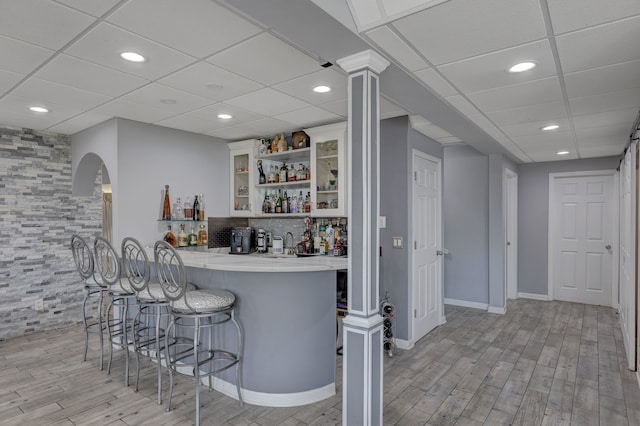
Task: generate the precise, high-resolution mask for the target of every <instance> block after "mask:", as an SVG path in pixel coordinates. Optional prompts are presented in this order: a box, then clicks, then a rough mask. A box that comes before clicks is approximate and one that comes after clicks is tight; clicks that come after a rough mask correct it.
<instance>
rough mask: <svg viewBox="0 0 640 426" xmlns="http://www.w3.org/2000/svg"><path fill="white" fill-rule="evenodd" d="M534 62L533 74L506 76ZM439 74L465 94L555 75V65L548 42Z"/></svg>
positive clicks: (485, 57)
mask: <svg viewBox="0 0 640 426" xmlns="http://www.w3.org/2000/svg"><path fill="white" fill-rule="evenodd" d="M531 60H533V61H536V62H537V63H538V66H537V67H535V68H534V69H532V70H530V71H526V72H522V73H508V72H506V70H507V69H508V68H509V67H511V66H512V65H514V64H517V63H520V62H523V61H531ZM438 70H439V71H440V72H441V73H442V74H443V75H444V76H445V77H446V78H448V79H449V80H450V81H451V82H452V83H453V84H454V85H455V86H456V87H457V88H458V89H460V90H462V91H463V92H464V93H468V92H476V91H479V90H485V89H491V88H494V87H500V86H508V85H511V84H516V83H521V82H524V81H531V80H538V79H541V78H545V77H551V76H555V75H556V68H555V62H554V60H553V55H552V53H551V47H550V46H549V42H548V41H547V40H540V41H537V42H534V43H529V44H524V45H520V46H517V47H512V48H508V49H503V50H499V51H497V52H493V53H488V54H486V55H481V56H476V57H473V58H469V59H464V60H462V61H458V62H453V63H450V64H447V65H442V66H440V67H438Z"/></svg>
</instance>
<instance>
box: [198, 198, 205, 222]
mask: <svg viewBox="0 0 640 426" xmlns="http://www.w3.org/2000/svg"><path fill="white" fill-rule="evenodd" d="M199 201H200V213H199V214H198V220H204V217H205V213H204V195H203V194H200V200H199Z"/></svg>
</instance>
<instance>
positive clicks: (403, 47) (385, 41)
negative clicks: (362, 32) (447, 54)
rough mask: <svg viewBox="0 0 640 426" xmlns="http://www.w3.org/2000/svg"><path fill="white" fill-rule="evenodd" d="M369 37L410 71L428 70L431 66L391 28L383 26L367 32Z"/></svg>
mask: <svg viewBox="0 0 640 426" xmlns="http://www.w3.org/2000/svg"><path fill="white" fill-rule="evenodd" d="M366 35H367V37H369V38H370V39H371V41H373V42H374V43H375V44H377V45H378V46H379V47H380V48H381V49H382V50H384V51H386V52H387V53H388V54H390V55H393V59H395V61H396V62H398V63H399V64H400V65H402V66H403V67H405V68H406V69H408V70H409V71H417V70H420V69H423V68H428V67H429V64H428V63H427V62H425V60H424V59H423V58H421V57H420V55H418V54H417V53H416V51H415V50H413V48H411V46H409V45H408V44H407V43H406V42H405V41H404V40H402V39H401V38H400V37H399V36H398V35H397V34H396V33H394V32H393V30H391V29H390V28H389V27H387V26H382V27H379V28H376V29H374V30H371V31H367V32H366Z"/></svg>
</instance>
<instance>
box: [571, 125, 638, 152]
mask: <svg viewBox="0 0 640 426" xmlns="http://www.w3.org/2000/svg"><path fill="white" fill-rule="evenodd" d="M632 124H633V123H632ZM629 130H630V127H629V128H626V129H625V128H624V127H622V126H608V127H592V128H589V129H580V128H576V137H577V138H578V146H580V147H582V146H597V145H620V147H621V148H624V146H625V145H626V144H627V143H628V142H629ZM621 150H622V149H621Z"/></svg>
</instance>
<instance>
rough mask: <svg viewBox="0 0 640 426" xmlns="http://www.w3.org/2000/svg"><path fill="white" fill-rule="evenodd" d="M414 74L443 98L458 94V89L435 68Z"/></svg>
mask: <svg viewBox="0 0 640 426" xmlns="http://www.w3.org/2000/svg"><path fill="white" fill-rule="evenodd" d="M414 75H415V76H416V77H418V78H419V79H420V80H422V82H423V83H424V84H426V85H427V86H428V87H429V88H430V89H432V90H433V91H434V92H436V93H437V94H438V95H440V96H442V97H443V98H445V97H447V96H455V95H457V94H458V91H457V90H456V89H454V88H453V87H452V86H451V85H450V84H449V83H448V82H447V81H446V80H445V79H444V78H442V77H441V76H440V74H438V72H437V71H435V70H434V69H433V68H428V69H425V70H420V71H416V72H415V73H414Z"/></svg>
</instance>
